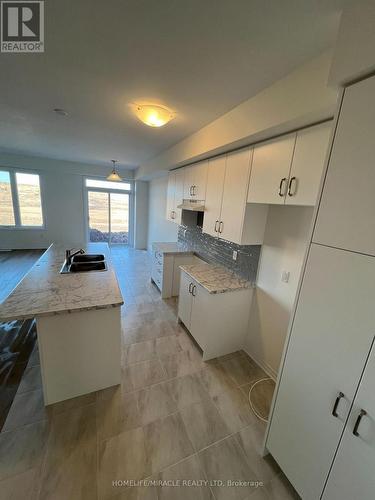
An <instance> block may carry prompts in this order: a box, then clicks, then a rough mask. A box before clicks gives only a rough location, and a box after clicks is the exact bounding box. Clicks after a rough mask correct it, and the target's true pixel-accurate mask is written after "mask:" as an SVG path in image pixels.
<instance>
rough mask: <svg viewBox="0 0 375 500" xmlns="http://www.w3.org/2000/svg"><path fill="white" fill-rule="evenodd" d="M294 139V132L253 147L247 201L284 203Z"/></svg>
mask: <svg viewBox="0 0 375 500" xmlns="http://www.w3.org/2000/svg"><path fill="white" fill-rule="evenodd" d="M295 140H296V134H295V133H294V134H289V135H286V136H284V137H282V138H279V139H275V140H273V141H269V142H266V143H265V144H261V145H259V146H256V147H255V148H254V156H253V164H252V167H251V177H250V186H249V194H248V198H247V201H248V202H249V203H270V204H271V203H272V204H278V205H279V204H283V203H284V200H285V195H286V192H287V188H288V179H289V171H290V166H291V163H292V157H293V149H294V143H295Z"/></svg>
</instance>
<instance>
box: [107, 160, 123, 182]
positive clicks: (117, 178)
mask: <svg viewBox="0 0 375 500" xmlns="http://www.w3.org/2000/svg"><path fill="white" fill-rule="evenodd" d="M111 162H112V172H111V173H110V174H109V175H108V176H107V181H115V182H119V181H122V178H121V177H120V176H119V174H118V172H117V171H116V163H117V160H111Z"/></svg>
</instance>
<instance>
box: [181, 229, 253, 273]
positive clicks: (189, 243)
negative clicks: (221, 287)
mask: <svg viewBox="0 0 375 500" xmlns="http://www.w3.org/2000/svg"><path fill="white" fill-rule="evenodd" d="M178 242H179V243H180V244H181V245H182V246H183V247H186V248H187V249H191V250H192V251H193V252H195V253H196V255H197V256H198V257H200V258H201V259H203V260H205V261H206V262H209V263H211V264H220V265H222V266H224V267H226V268H227V269H230V270H231V271H233V272H235V273H236V274H238V275H239V276H241V277H242V278H245V279H247V280H249V281H251V283H255V280H256V276H257V270H258V263H259V256H260V249H261V245H236V244H235V243H231V242H229V241H225V240H220V239H218V238H214V237H212V236H210V235H208V234H203V233H202V228H200V227H199V226H185V225H181V226H179V228H178ZM233 250H237V252H238V256H237V260H236V261H235V260H233V258H232V256H233Z"/></svg>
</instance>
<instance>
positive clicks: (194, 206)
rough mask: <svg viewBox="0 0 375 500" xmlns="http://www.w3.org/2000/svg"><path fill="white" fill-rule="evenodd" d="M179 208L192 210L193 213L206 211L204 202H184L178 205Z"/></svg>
mask: <svg viewBox="0 0 375 500" xmlns="http://www.w3.org/2000/svg"><path fill="white" fill-rule="evenodd" d="M177 208H181V209H182V210H190V211H192V212H204V210H205V208H204V201H203V200H182V203H181V204H180V205H177Z"/></svg>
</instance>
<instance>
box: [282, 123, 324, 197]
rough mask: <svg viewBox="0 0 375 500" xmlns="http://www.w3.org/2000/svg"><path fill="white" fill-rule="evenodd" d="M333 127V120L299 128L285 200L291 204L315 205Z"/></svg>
mask: <svg viewBox="0 0 375 500" xmlns="http://www.w3.org/2000/svg"><path fill="white" fill-rule="evenodd" d="M331 129H332V122H327V123H323V124H320V125H316V126H315V127H310V128H306V129H304V130H300V131H299V132H297V139H296V146H295V148H294V154H293V161H292V168H291V169H290V178H289V185H288V193H287V196H286V200H285V203H286V204H287V205H312V206H314V205H315V203H316V200H317V197H318V191H319V186H320V180H321V178H322V173H323V168H324V162H325V159H326V155H327V150H328V143H329V138H330V135H331Z"/></svg>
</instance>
